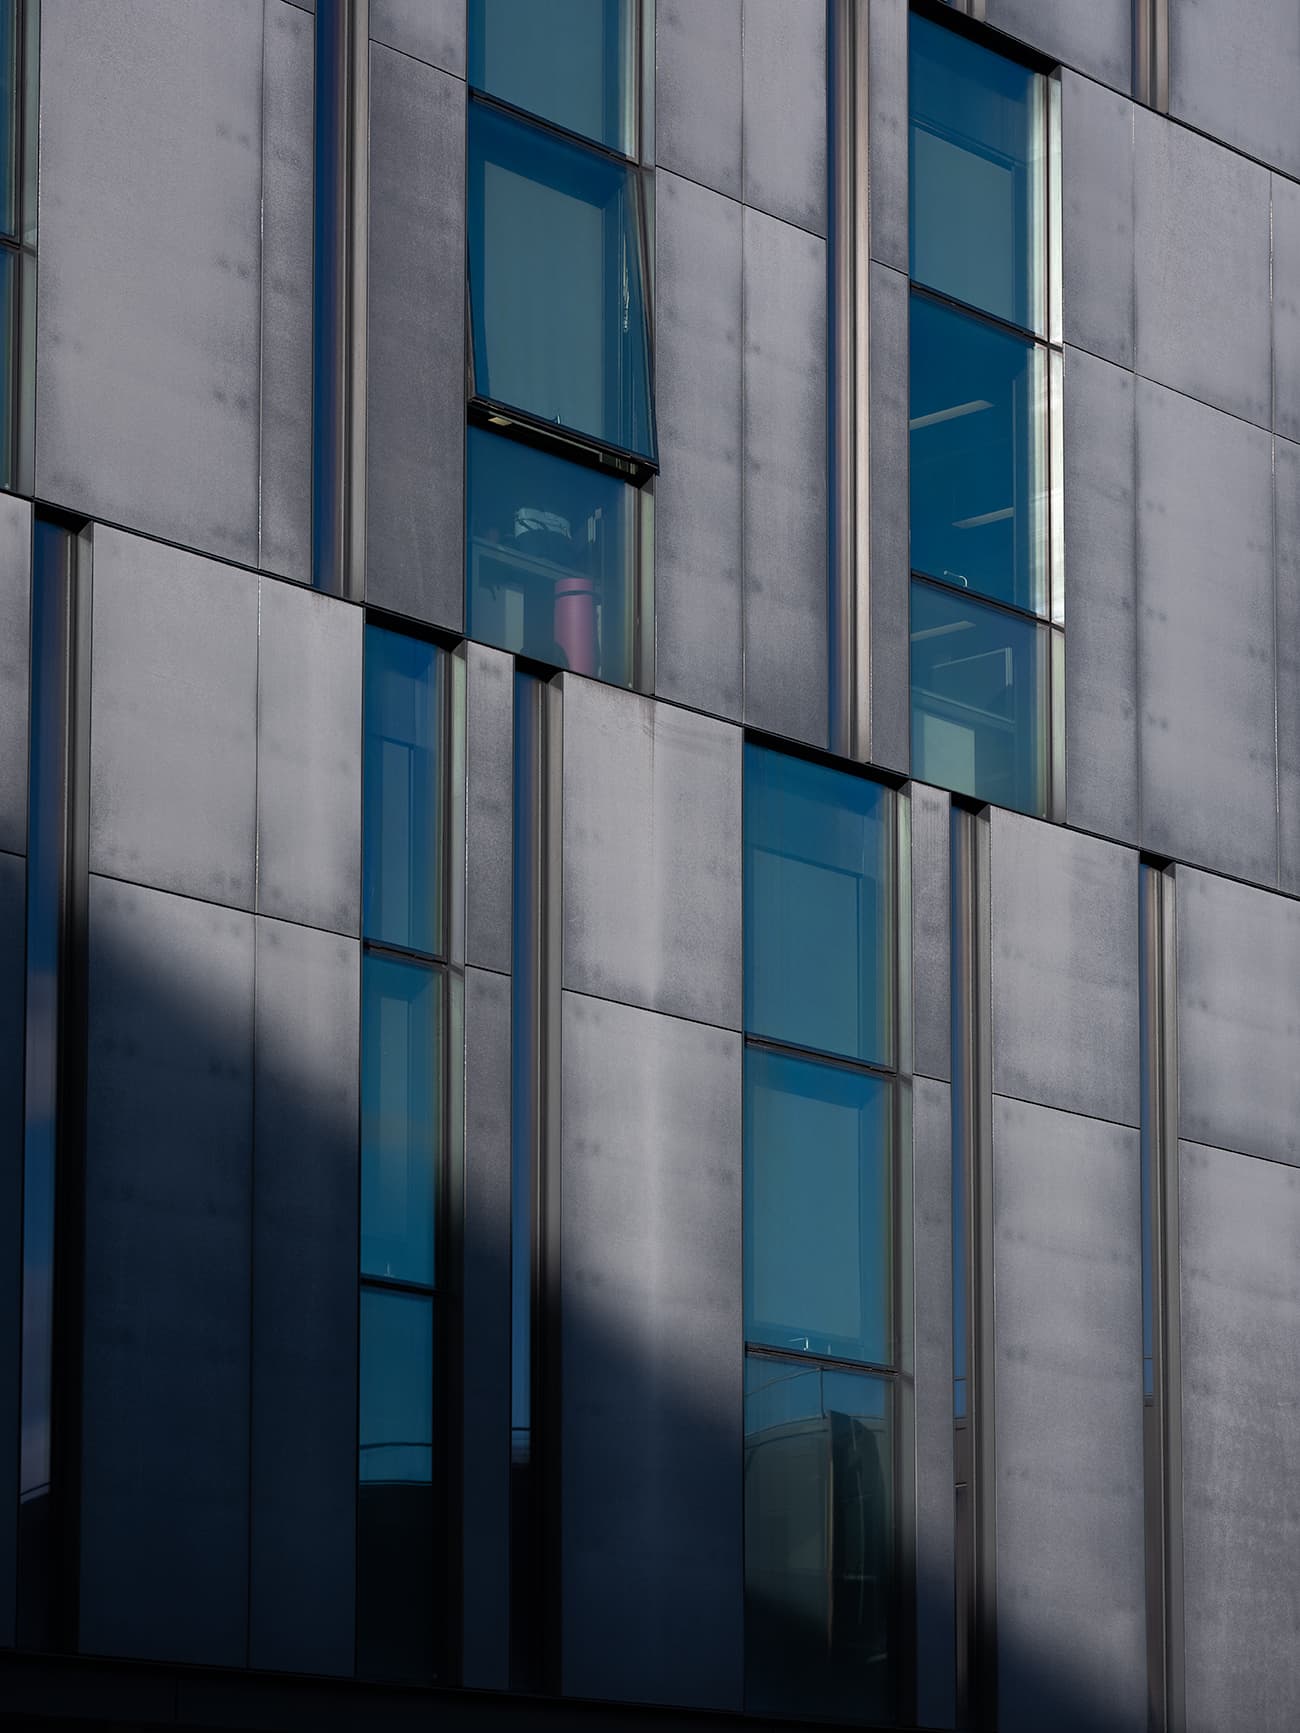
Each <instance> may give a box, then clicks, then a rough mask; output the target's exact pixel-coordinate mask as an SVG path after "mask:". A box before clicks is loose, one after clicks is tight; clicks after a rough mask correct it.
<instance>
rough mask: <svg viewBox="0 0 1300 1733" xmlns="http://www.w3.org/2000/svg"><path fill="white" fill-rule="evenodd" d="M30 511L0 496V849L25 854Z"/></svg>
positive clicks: (19, 502) (18, 501)
mask: <svg viewBox="0 0 1300 1733" xmlns="http://www.w3.org/2000/svg"><path fill="white" fill-rule="evenodd" d="M31 573H32V508H31V506H30V505H29V504H28V503H27V501H26V500H25V499H14V498H13V496H12V495H10V494H7V493H5V494H0V849H3V850H5V851H7V852H8V853H10V854H25V853H26V852H27V710H28V669H29V665H30V664H29V646H30V637H31V618H30V615H31Z"/></svg>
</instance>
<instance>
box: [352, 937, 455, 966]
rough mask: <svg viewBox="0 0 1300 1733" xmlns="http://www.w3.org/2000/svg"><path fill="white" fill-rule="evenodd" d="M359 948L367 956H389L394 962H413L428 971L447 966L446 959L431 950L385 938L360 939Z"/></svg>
mask: <svg viewBox="0 0 1300 1733" xmlns="http://www.w3.org/2000/svg"><path fill="white" fill-rule="evenodd" d="M361 949H362V951H363V953H364V954H365V955H367V956H375V957H391V958H392V959H393V960H394V961H395V962H399V963H414V964H416V965H417V967H419V968H422V969H428V970H429V971H430V973H436V972H437V971H438V970H439V969H443V970H445V969H446V968H447V967H448V964H447V959H446V958H445V957H440V956H437V955H436V954H435V953H434V952H433V951H417V950H415V949H414V948H413V947H411V946H409V945H393V944H390V943H389V942H388V941H387V940H386V939H362V941H361Z"/></svg>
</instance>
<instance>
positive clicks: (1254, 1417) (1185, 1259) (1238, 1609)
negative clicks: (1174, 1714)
mask: <svg viewBox="0 0 1300 1733" xmlns="http://www.w3.org/2000/svg"><path fill="white" fill-rule="evenodd" d="M1178 1207H1179V1239H1180V1242H1181V1267H1180V1278H1181V1323H1182V1384H1183V1390H1182V1396H1183V1402H1182V1418H1183V1597H1184V1599H1183V1624H1184V1630H1185V1645H1186V1654H1187V1723H1186V1724H1187V1728H1188V1733H1256V1730H1257V1729H1262V1728H1269V1729H1274V1728H1276V1729H1277V1730H1278V1733H1282V1730H1283V1729H1285V1728H1289V1727H1295V1726H1300V1669H1297V1667H1296V1655H1295V1644H1296V1631H1297V1630H1300V1584H1298V1583H1297V1579H1296V1569H1295V1560H1296V1553H1297V1550H1300V1441H1298V1440H1297V1434H1296V1427H1295V1392H1296V1389H1297V1388H1300V1173H1296V1172H1295V1171H1294V1170H1293V1169H1290V1168H1286V1167H1279V1166H1277V1165H1276V1164H1275V1163H1273V1162H1268V1161H1254V1160H1252V1159H1251V1158H1250V1157H1249V1156H1245V1155H1237V1154H1229V1153H1227V1152H1225V1151H1224V1150H1221V1149H1203V1148H1199V1147H1198V1146H1197V1145H1195V1144H1191V1143H1184V1144H1182V1145H1181V1146H1180V1149H1179V1205H1178Z"/></svg>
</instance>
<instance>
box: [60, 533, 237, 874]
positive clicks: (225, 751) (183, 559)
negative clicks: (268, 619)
mask: <svg viewBox="0 0 1300 1733" xmlns="http://www.w3.org/2000/svg"><path fill="white" fill-rule="evenodd" d="M94 537H95V539H94V599H93V626H92V647H91V730H90V865H91V869H92V871H95V872H101V873H108V874H111V875H112V876H113V877H114V878H122V879H131V880H134V881H135V882H136V883H137V884H148V885H155V886H157V887H158V888H159V889H160V890H171V891H182V892H184V893H185V895H187V896H192V897H203V898H205V899H206V900H207V901H209V902H214V903H232V904H234V905H235V906H237V907H239V908H249V909H251V908H252V906H253V889H254V862H255V836H254V832H255V828H256V806H257V789H256V783H257V728H256V719H257V605H258V604H257V587H258V580H257V578H256V577H255V576H254V574H253V573H251V572H244V571H237V570H236V569H235V568H234V567H231V566H220V565H217V564H216V563H215V562H214V561H211V560H204V559H199V558H196V557H195V556H194V555H193V554H184V553H180V552H178V551H177V550H176V549H175V548H169V547H165V546H163V545H162V544H160V543H158V542H150V541H143V540H141V539H140V538H139V537H137V536H129V535H124V534H122V533H121V531H119V530H110V529H106V528H104V527H103V526H102V525H99V526H97V527H96V529H95V532H94Z"/></svg>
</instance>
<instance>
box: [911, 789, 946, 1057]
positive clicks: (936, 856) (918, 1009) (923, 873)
mask: <svg viewBox="0 0 1300 1733" xmlns="http://www.w3.org/2000/svg"><path fill="white" fill-rule="evenodd" d="M951 808H952V802H951V801H950V799H949V797H948V795H947V794H946V793H944V792H943V791H942V790H941V789H937V788H927V787H926V786H925V784H924V783H921V782H914V783H913V784H912V789H911V818H912V884H911V892H912V1069H913V1070H914V1071H916V1072H918V1073H920V1074H921V1075H922V1076H925V1077H938V1078H943V1079H947V1078H948V1077H950V1076H951V1074H952V1073H951V1065H952V1031H951V1021H952V1016H951V1011H952V1006H951V986H950V982H951V978H952V974H951V971H952V953H951V948H950V942H949V940H950V929H951V924H952V913H951V903H950V889H951V884H950V881H951V867H950V864H949V863H950V860H951Z"/></svg>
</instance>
